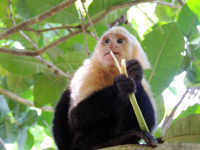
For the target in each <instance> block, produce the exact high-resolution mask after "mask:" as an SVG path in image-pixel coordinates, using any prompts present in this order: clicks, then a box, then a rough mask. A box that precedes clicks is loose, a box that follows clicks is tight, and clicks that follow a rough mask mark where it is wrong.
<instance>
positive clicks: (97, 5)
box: [88, 0, 131, 17]
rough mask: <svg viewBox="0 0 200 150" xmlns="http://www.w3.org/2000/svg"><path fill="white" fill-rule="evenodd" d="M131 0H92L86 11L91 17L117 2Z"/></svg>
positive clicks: (128, 0)
mask: <svg viewBox="0 0 200 150" xmlns="http://www.w3.org/2000/svg"><path fill="white" fill-rule="evenodd" d="M130 1H131V0H98V1H92V3H91V4H90V6H89V8H88V13H89V15H90V17H93V16H94V15H97V14H99V13H101V12H103V11H104V10H105V9H107V8H109V7H111V6H115V5H118V4H122V3H125V2H130Z"/></svg>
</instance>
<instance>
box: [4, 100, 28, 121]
mask: <svg viewBox="0 0 200 150" xmlns="http://www.w3.org/2000/svg"><path fill="white" fill-rule="evenodd" d="M8 106H9V108H10V110H11V111H12V114H13V117H14V118H15V119H16V120H18V119H20V118H21V117H22V116H24V115H25V113H26V111H27V109H28V107H27V106H25V105H23V104H20V103H18V102H15V101H13V100H9V102H8Z"/></svg>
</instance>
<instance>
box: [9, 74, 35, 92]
mask: <svg viewBox="0 0 200 150" xmlns="http://www.w3.org/2000/svg"><path fill="white" fill-rule="evenodd" d="M37 77H38V74H35V75H29V76H24V75H16V74H12V73H8V75H7V85H8V87H9V89H10V90H11V91H12V92H14V93H16V94H19V93H22V92H24V91H26V90H27V89H28V88H29V87H30V86H31V85H33V83H34V82H35V80H36V79H37Z"/></svg>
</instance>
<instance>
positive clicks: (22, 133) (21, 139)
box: [17, 127, 27, 149]
mask: <svg viewBox="0 0 200 150" xmlns="http://www.w3.org/2000/svg"><path fill="white" fill-rule="evenodd" d="M26 139H27V127H22V128H19V129H18V136H17V143H18V147H19V149H22V148H23V146H24V144H25V142H26Z"/></svg>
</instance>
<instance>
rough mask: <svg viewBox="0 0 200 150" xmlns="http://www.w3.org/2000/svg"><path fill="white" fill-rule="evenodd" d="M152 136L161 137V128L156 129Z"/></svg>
mask: <svg viewBox="0 0 200 150" xmlns="http://www.w3.org/2000/svg"><path fill="white" fill-rule="evenodd" d="M154 136H155V137H162V136H163V135H162V128H161V127H159V128H157V129H156V132H155V134H154Z"/></svg>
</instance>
